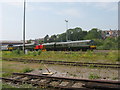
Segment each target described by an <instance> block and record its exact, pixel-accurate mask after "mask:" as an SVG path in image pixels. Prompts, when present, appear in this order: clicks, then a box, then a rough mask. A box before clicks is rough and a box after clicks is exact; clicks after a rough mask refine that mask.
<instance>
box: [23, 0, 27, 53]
mask: <svg viewBox="0 0 120 90" xmlns="http://www.w3.org/2000/svg"><path fill="white" fill-rule="evenodd" d="M25 4H26V3H25V0H24V14H23V52H24V54H25V6H26V5H25Z"/></svg>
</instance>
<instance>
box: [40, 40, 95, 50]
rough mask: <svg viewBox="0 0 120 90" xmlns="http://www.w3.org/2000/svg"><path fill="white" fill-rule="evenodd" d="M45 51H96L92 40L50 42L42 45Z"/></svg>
mask: <svg viewBox="0 0 120 90" xmlns="http://www.w3.org/2000/svg"><path fill="white" fill-rule="evenodd" d="M42 45H43V46H44V47H45V49H46V50H47V51H80V50H82V51H86V50H94V49H96V45H95V43H94V41H93V40H80V41H69V42H52V43H44V44H42Z"/></svg>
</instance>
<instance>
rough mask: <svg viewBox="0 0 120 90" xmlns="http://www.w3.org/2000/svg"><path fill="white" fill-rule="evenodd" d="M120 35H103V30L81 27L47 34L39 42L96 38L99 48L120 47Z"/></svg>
mask: <svg viewBox="0 0 120 90" xmlns="http://www.w3.org/2000/svg"><path fill="white" fill-rule="evenodd" d="M119 39H120V37H103V34H102V30H99V29H97V28H92V29H91V30H89V31H84V30H82V28H80V27H76V28H73V29H68V30H67V31H66V32H64V33H61V34H57V35H52V36H49V35H46V36H45V37H44V40H38V42H39V43H50V42H66V41H77V40H94V41H95V45H96V46H97V49H107V50H108V49H118V47H120V45H118V44H119V43H118V42H119Z"/></svg>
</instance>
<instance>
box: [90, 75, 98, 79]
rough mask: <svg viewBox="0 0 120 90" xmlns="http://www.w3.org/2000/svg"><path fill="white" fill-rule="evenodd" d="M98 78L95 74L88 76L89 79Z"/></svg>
mask: <svg viewBox="0 0 120 90" xmlns="http://www.w3.org/2000/svg"><path fill="white" fill-rule="evenodd" d="M98 78H100V77H99V76H98V75H97V74H90V75H89V79H98Z"/></svg>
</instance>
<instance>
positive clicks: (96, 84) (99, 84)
mask: <svg viewBox="0 0 120 90" xmlns="http://www.w3.org/2000/svg"><path fill="white" fill-rule="evenodd" d="M0 79H2V81H3V82H11V83H13V84H25V83H27V84H32V85H33V86H36V87H45V88H57V89H64V90H66V89H67V90H68V89H69V90H80V89H82V90H93V89H94V90H104V89H112V90H113V89H114V90H115V89H116V90H118V89H120V81H105V80H89V79H76V78H66V77H53V76H47V75H46V76H45V75H33V74H25V73H13V77H12V78H4V77H3V78H0Z"/></svg>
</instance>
